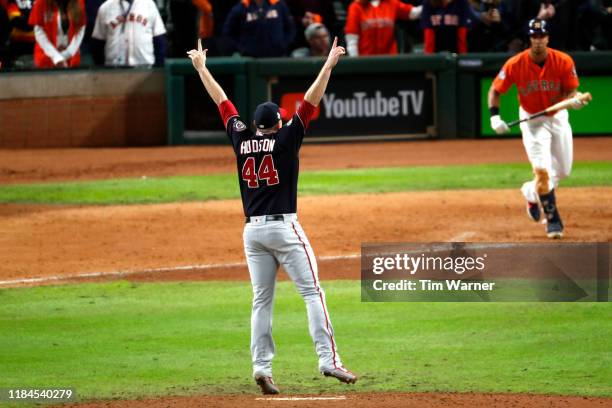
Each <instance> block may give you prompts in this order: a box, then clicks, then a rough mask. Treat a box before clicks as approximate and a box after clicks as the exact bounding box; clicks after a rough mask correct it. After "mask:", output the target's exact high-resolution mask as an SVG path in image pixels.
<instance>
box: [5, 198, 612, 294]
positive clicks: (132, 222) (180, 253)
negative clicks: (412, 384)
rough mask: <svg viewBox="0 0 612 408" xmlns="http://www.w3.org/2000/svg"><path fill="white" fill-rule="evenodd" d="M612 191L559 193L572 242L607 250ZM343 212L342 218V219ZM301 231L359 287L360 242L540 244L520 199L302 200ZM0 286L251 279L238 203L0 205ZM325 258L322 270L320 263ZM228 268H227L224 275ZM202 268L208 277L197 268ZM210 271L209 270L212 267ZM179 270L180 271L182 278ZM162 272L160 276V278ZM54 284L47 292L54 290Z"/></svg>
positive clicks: (328, 274)
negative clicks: (61, 280)
mask: <svg viewBox="0 0 612 408" xmlns="http://www.w3.org/2000/svg"><path fill="white" fill-rule="evenodd" d="M595 201H599V202H611V201H612V188H588V189H587V188H567V189H561V190H560V191H559V202H560V203H561V204H560V208H561V210H562V211H563V214H564V220H565V224H566V237H567V240H570V241H612V207H610V206H604V207H601V208H597V207H595V206H593V202H595ZM339 209H340V210H339ZM299 213H300V219H301V223H302V225H303V227H304V229H305V231H306V233H307V234H308V235H309V239H310V241H311V243H312V245H313V247H314V250H315V253H316V254H317V256H318V257H323V258H324V260H323V261H322V262H320V263H321V265H320V274H321V277H322V278H323V279H334V278H353V279H357V278H358V277H359V268H358V259H356V258H349V259H346V258H342V256H351V255H355V254H358V253H359V251H360V245H361V243H362V242H436V241H480V242H500V241H501V242H537V241H546V240H547V239H546V237H545V235H544V226H542V225H539V224H535V223H533V222H531V221H529V220H528V219H527V216H526V215H525V209H524V203H523V199H522V196H521V194H520V192H519V190H518V189H517V190H483V191H478V190H468V191H460V192H457V191H427V192H406V193H392V194H383V195H374V194H360V195H343V196H325V197H303V198H301V199H300V203H299ZM0 220H1V225H2V232H3V234H0V258H2V259H4V260H5V262H4V265H3V266H2V272H1V273H0V280H1V281H6V280H15V279H20V278H35V277H57V276H74V275H77V274H83V273H96V272H101V273H102V276H95V277H94V278H95V279H100V278H103V277H104V276H105V275H104V274H108V273H112V272H117V271H125V270H129V271H143V270H146V269H157V270H156V271H149V272H144V273H141V274H136V275H135V276H133V277H132V276H131V275H130V276H121V275H117V274H115V275H114V276H113V275H110V276H109V277H112V278H118V277H128V278H134V279H140V280H159V279H163V280H177V279H179V280H180V279H203V280H208V279H215V280H217V279H222V280H235V279H238V280H242V279H248V274H247V273H246V269H245V268H244V266H240V265H238V266H236V265H233V264H236V263H241V262H244V255H243V253H242V228H243V216H242V206H241V204H240V202H239V201H238V200H229V201H212V202H205V203H183V204H161V205H146V206H111V207H73V208H66V207H41V206H17V205H0ZM325 258H327V259H328V260H325ZM226 264H230V265H229V266H228V265H226ZM199 265H205V267H198V266H199ZM211 265H212V267H211ZM181 268H184V269H181ZM160 269H161V270H160ZM50 283H53V281H51V282H50Z"/></svg>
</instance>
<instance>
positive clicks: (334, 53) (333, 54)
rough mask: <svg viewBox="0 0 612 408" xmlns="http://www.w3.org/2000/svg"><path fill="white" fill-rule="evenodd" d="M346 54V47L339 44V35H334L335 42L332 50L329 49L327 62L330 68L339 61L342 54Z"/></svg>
mask: <svg viewBox="0 0 612 408" xmlns="http://www.w3.org/2000/svg"><path fill="white" fill-rule="evenodd" d="M344 54H346V50H345V49H344V47H340V46H338V37H334V43H333V44H332V47H331V50H330V51H329V55H328V56H327V61H325V64H326V65H327V66H328V67H329V68H333V67H335V66H336V64H337V63H338V60H339V59H340V56H341V55H344Z"/></svg>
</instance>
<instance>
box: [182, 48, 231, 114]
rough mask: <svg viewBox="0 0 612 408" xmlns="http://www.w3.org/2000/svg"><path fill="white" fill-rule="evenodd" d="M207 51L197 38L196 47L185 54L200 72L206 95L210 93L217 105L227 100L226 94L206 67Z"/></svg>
mask: <svg viewBox="0 0 612 408" xmlns="http://www.w3.org/2000/svg"><path fill="white" fill-rule="evenodd" d="M207 51H208V50H202V41H201V40H200V39H198V49H197V50H191V51H187V55H188V56H189V58H190V59H191V62H192V63H193V67H194V68H195V69H196V71H198V74H200V79H201V80H202V83H203V84H204V88H206V92H208V95H210V97H211V98H212V100H213V101H214V102H215V103H216V104H217V106H219V105H221V103H223V102H225V101H226V100H227V95H225V92H224V91H223V88H221V85H219V83H218V82H217V81H215V78H213V76H212V74H211V73H210V71H209V70H208V68H206V52H207Z"/></svg>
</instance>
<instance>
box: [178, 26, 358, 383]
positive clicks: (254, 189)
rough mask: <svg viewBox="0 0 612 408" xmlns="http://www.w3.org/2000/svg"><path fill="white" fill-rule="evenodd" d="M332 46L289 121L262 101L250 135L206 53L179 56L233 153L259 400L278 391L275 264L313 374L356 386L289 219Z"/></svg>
mask: <svg viewBox="0 0 612 408" xmlns="http://www.w3.org/2000/svg"><path fill="white" fill-rule="evenodd" d="M337 43H338V39H337V38H336V39H335V40H334V43H333V46H332V49H331V51H330V53H329V56H328V58H327V60H326V62H325V64H324V65H323V68H322V69H321V72H320V73H319V75H318V76H317V78H316V80H315V81H314V83H313V84H312V86H311V87H310V88H309V89H308V91H307V92H306V94H305V95H304V101H303V102H302V103H301V104H300V106H299V107H298V109H297V112H296V113H295V114H294V115H293V117H292V118H291V120H289V122H287V124H286V125H283V122H282V120H281V112H280V110H279V107H278V106H277V105H276V104H274V103H271V102H266V103H263V104H261V105H259V106H258V107H257V109H256V110H255V114H254V118H255V120H254V123H253V124H254V127H255V130H251V128H250V126H248V125H247V124H246V123H245V122H244V121H243V119H242V118H241V117H240V116H239V114H238V112H237V111H236V108H235V107H234V105H233V104H232V102H230V101H229V100H228V99H227V96H226V95H225V92H224V91H223V89H222V88H221V87H220V86H219V84H218V83H217V82H216V81H215V80H214V78H213V77H212V75H211V73H210V72H209V71H208V69H207V68H206V51H207V50H202V46H201V43H200V41H198V49H197V50H191V51H189V52H188V53H187V54H188V56H189V58H191V61H192V62H193V66H194V68H195V69H196V70H197V71H198V73H199V75H200V79H201V80H202V83H203V84H204V87H205V88H206V91H207V92H208V94H209V95H210V97H211V98H212V99H213V101H214V102H215V103H216V104H217V106H218V107H219V112H220V114H221V118H222V119H223V124H224V125H225V130H226V132H227V134H228V136H229V138H230V141H231V143H232V146H233V148H234V153H235V154H236V164H237V170H238V182H239V184H240V193H241V196H242V204H243V208H244V214H245V216H246V224H245V227H244V233H243V239H244V252H245V255H246V259H247V264H248V268H249V274H250V277H251V283H252V286H253V309H252V315H251V355H252V362H253V378H254V379H255V382H256V383H257V384H258V385H259V386H260V388H261V390H262V392H263V393H264V394H278V393H279V389H278V387H277V386H276V385H275V384H274V381H273V380H272V358H273V357H274V341H273V339H272V306H273V301H274V288H275V284H276V273H277V270H278V267H279V265H283V268H284V269H285V271H286V272H287V274H288V275H289V276H290V277H291V279H292V280H293V282H295V285H296V286H297V288H298V291H299V292H300V294H301V296H302V298H303V299H304V302H305V303H306V309H307V312H308V326H309V330H310V335H311V337H312V340H313V342H314V344H315V348H316V352H317V354H318V356H319V371H320V372H321V373H322V374H323V375H325V376H328V377H335V378H337V379H338V380H340V381H342V382H345V383H354V382H355V381H357V377H356V376H355V375H354V374H353V373H351V372H350V371H348V370H347V369H345V368H344V366H343V365H342V362H341V360H340V356H339V355H338V350H337V345H336V339H335V336H334V330H333V328H332V324H331V320H330V315H329V312H328V310H327V306H326V303H325V293H324V292H323V289H322V288H321V286H320V284H319V277H318V272H317V262H316V259H315V255H314V252H313V250H312V247H311V246H310V243H309V242H308V238H307V237H306V234H305V233H304V230H303V229H302V227H301V225H300V223H299V221H298V218H297V215H296V211H297V181H298V173H299V152H300V147H301V145H302V140H303V139H304V134H305V133H306V130H307V129H308V125H309V123H310V119H311V117H312V115H313V112H314V111H315V108H316V106H317V105H318V104H319V102H320V101H321V98H322V97H323V94H324V92H325V89H326V87H327V83H328V81H329V77H330V75H331V72H332V69H333V68H334V66H335V65H336V64H337V63H338V59H339V58H340V56H341V55H344V54H345V50H344V48H342V47H339V46H337Z"/></svg>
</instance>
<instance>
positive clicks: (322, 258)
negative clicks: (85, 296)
mask: <svg viewBox="0 0 612 408" xmlns="http://www.w3.org/2000/svg"><path fill="white" fill-rule="evenodd" d="M360 256H361V255H360V254H349V255H328V256H320V257H319V258H318V260H319V261H337V260H342V259H356V258H359V257H360ZM241 266H242V267H245V268H246V266H247V265H246V262H230V263H215V264H202V265H182V266H169V267H163V268H150V269H138V270H119V271H106V272H88V273H77V274H72V275H55V276H41V277H38V278H21V279H11V280H4V281H0V286H11V285H23V284H28V283H46V282H60V281H66V280H73V279H88V278H102V277H117V276H130V275H138V274H151V273H152V274H155V273H163V272H180V271H193V270H202V269H219V268H236V267H241Z"/></svg>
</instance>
